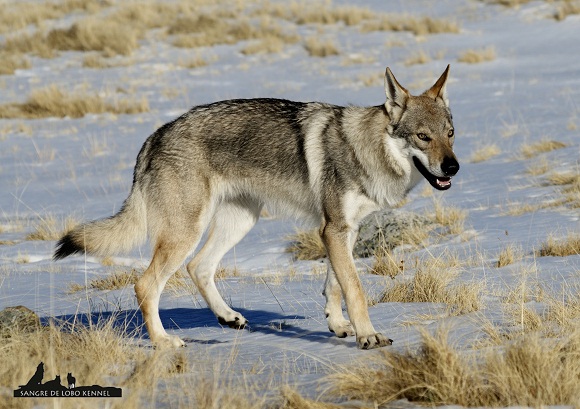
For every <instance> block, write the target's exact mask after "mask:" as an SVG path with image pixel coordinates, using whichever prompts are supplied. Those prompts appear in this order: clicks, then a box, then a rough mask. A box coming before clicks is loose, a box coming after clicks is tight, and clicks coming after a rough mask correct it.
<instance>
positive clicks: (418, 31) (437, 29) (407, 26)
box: [361, 15, 459, 35]
mask: <svg viewBox="0 0 580 409" xmlns="http://www.w3.org/2000/svg"><path fill="white" fill-rule="evenodd" d="M361 30H362V31H363V32H370V31H410V32H412V33H413V34H415V35H427V34H440V33H459V25H458V24H457V23H456V22H454V21H450V20H445V19H436V18H431V17H421V18H416V17H410V16H404V15H400V16H391V15H381V16H379V18H378V19H375V20H372V21H366V22H365V23H364V24H363V25H362V27H361Z"/></svg>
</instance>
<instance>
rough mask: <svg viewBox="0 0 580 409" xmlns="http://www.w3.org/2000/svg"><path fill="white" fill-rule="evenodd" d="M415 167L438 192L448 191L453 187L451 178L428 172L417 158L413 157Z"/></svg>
mask: <svg viewBox="0 0 580 409" xmlns="http://www.w3.org/2000/svg"><path fill="white" fill-rule="evenodd" d="M413 163H414V164H415V167H416V168H417V169H418V170H419V172H421V174H422V175H423V177H424V178H425V179H427V181H428V182H429V183H430V184H431V186H433V187H434V188H435V189H437V190H447V189H449V188H450V187H451V178H449V177H445V176H435V175H433V174H431V172H429V171H428V170H427V168H426V167H425V166H423V164H422V163H421V161H420V160H419V159H417V157H415V156H413Z"/></svg>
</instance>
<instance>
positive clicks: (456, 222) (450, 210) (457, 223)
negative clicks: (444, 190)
mask: <svg viewBox="0 0 580 409" xmlns="http://www.w3.org/2000/svg"><path fill="white" fill-rule="evenodd" d="M433 207H434V214H433V220H434V221H435V222H436V223H439V224H441V225H443V226H446V227H447V228H448V229H449V233H451V234H460V233H462V232H463V229H464V224H465V219H466V218H467V210H464V209H460V208H458V207H454V206H447V205H445V206H444V205H443V204H441V203H440V202H439V201H437V200H435V201H433Z"/></svg>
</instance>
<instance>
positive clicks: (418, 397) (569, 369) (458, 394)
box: [328, 330, 580, 407]
mask: <svg viewBox="0 0 580 409" xmlns="http://www.w3.org/2000/svg"><path fill="white" fill-rule="evenodd" d="M422 338H423V341H422V345H421V347H420V348H419V349H418V350H407V351H405V352H397V351H394V350H389V349H384V350H381V351H380V354H379V355H378V356H373V361H372V362H366V361H365V362H363V363H362V364H360V365H358V366H355V367H348V368H343V370H341V371H340V372H338V373H337V374H335V375H331V376H330V377H329V379H328V382H329V385H330V391H331V395H332V396H336V397H341V398H347V399H352V400H361V401H363V402H374V403H375V405H376V406H375V407H377V406H379V407H383V406H386V404H387V403H389V402H393V401H395V400H398V399H408V400H410V401H411V402H417V403H423V404H427V405H429V406H440V405H460V406H464V407H505V406H520V405H521V406H530V407H540V406H544V405H578V403H580V389H578V387H577V384H578V379H579V378H580V332H578V331H577V332H575V333H573V334H572V335H569V336H567V337H565V338H563V339H561V340H558V341H555V342H552V343H549V344H548V343H545V342H543V340H542V339H541V338H539V337H538V336H537V335H529V336H526V337H523V338H521V339H519V340H517V341H516V342H513V343H511V344H507V345H506V346H505V347H504V348H503V350H498V349H497V348H493V349H489V350H488V351H486V352H484V353H482V354H481V355H479V356H478V357H477V359H476V358H475V357H474V356H472V355H464V354H462V353H461V352H460V351H458V350H457V349H456V348H454V347H453V345H451V344H450V342H449V340H448V338H447V333H446V332H445V331H442V330H440V331H438V332H437V333H436V334H435V335H431V334H428V333H427V332H425V331H424V332H423V334H422Z"/></svg>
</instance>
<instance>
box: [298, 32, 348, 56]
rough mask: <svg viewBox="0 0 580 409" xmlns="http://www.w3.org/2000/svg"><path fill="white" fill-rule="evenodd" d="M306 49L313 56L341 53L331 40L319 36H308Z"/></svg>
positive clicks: (305, 44) (305, 43) (305, 42)
mask: <svg viewBox="0 0 580 409" xmlns="http://www.w3.org/2000/svg"><path fill="white" fill-rule="evenodd" d="M304 49H305V50H306V51H308V54H309V55H310V56H311V57H329V56H331V55H338V54H340V51H339V50H338V48H337V47H336V45H334V43H333V42H332V41H331V40H321V39H319V38H318V37H308V38H307V39H306V40H305V41H304Z"/></svg>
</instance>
